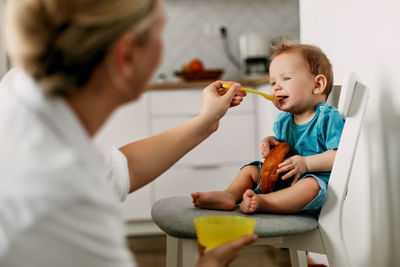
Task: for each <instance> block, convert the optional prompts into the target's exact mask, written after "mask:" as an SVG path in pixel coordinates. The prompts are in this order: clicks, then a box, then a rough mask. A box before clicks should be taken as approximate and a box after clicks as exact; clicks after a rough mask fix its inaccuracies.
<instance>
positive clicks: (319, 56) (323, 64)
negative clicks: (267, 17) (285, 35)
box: [271, 40, 333, 98]
mask: <svg viewBox="0 0 400 267" xmlns="http://www.w3.org/2000/svg"><path fill="white" fill-rule="evenodd" d="M272 50H273V51H274V53H273V54H272V56H271V61H272V60H273V59H274V58H275V57H277V56H279V55H281V54H283V53H293V52H298V53H300V54H301V55H302V56H303V58H304V60H305V61H306V63H307V64H308V66H309V68H310V72H311V73H312V74H313V75H319V74H322V75H324V76H325V77H326V80H327V83H326V88H325V91H324V94H325V95H326V98H328V96H329V94H330V93H331V90H332V88H333V70H332V65H331V63H330V61H329V59H328V57H327V56H326V55H325V53H324V52H322V50H321V49H320V48H319V47H317V46H314V45H308V44H297V43H291V42H289V41H287V40H283V41H282V42H281V43H280V44H278V45H275V46H272Z"/></svg>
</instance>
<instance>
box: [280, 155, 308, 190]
mask: <svg viewBox="0 0 400 267" xmlns="http://www.w3.org/2000/svg"><path fill="white" fill-rule="evenodd" d="M277 172H278V173H282V172H288V173H286V174H285V175H283V176H282V180H286V179H288V178H290V177H294V178H293V182H292V185H293V184H294V183H296V182H297V180H299V178H300V176H301V175H302V174H303V173H305V172H307V162H306V158H305V157H303V156H299V155H296V156H293V157H290V158H287V159H286V160H284V161H283V162H282V163H281V164H279V165H278V170H277Z"/></svg>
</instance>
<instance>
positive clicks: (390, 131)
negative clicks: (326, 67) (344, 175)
mask: <svg viewBox="0 0 400 267" xmlns="http://www.w3.org/2000/svg"><path fill="white" fill-rule="evenodd" d="M399 10H400V2H398V1H396V0H386V1H372V0H371V1H363V0H351V1H348V0H300V32H301V40H302V42H305V43H313V44H316V45H318V46H320V47H321V48H322V49H323V50H324V51H325V52H326V53H327V55H328V57H329V58H330V59H331V61H332V64H333V67H334V73H335V80H336V83H340V80H341V78H342V77H343V75H344V74H345V73H346V72H347V71H350V70H353V71H355V72H356V73H357V74H358V76H359V77H360V79H361V81H362V82H363V83H364V84H365V85H366V86H367V87H369V89H370V101H369V103H368V111H367V115H366V125H365V127H364V129H363V130H362V133H361V140H360V145H359V150H358V151H357V155H356V161H355V166H354V169H353V172H352V177H351V181H350V186H349V193H348V197H347V201H346V206H345V207H344V218H343V220H344V223H345V228H344V233H345V241H346V247H347V249H348V251H349V254H350V257H351V259H350V260H351V263H352V266H364V267H368V266H371V267H376V266H399V264H400V255H399V253H398V252H399V251H400V230H399V227H398V226H399V225H400V216H399V212H400V209H399V204H400V201H399V196H398V190H399V189H400V183H399V174H400V169H399V148H400V146H399V141H398V140H399V136H400V120H399V118H400V100H399V99H400V98H399V97H400V90H399V88H400V79H399V78H400V68H399V63H400V52H399V47H400V37H399V35H400V33H399V30H398V25H400V16H399V14H398V12H399Z"/></svg>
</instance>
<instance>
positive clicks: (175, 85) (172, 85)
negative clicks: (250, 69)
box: [147, 74, 269, 90]
mask: <svg viewBox="0 0 400 267" xmlns="http://www.w3.org/2000/svg"><path fill="white" fill-rule="evenodd" d="M268 81H269V75H268V74H266V75H263V76H260V77H257V78H248V79H241V80H237V82H238V83H240V84H241V85H242V86H258V85H262V84H266V83H268ZM212 82H214V80H201V81H191V82H187V81H177V82H168V81H167V82H157V83H150V84H149V86H148V87H147V90H165V89H167V90H168V89H196V88H197V89H198V88H201V89H203V88H204V87H206V86H207V85H209V84H210V83H212Z"/></svg>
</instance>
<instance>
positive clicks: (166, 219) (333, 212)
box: [152, 73, 368, 267]
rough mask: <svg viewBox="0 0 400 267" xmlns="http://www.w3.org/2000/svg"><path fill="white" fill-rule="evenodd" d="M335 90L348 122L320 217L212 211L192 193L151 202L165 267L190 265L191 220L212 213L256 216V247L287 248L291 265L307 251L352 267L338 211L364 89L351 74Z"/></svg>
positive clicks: (299, 266)
mask: <svg viewBox="0 0 400 267" xmlns="http://www.w3.org/2000/svg"><path fill="white" fill-rule="evenodd" d="M338 90H340V97H339V103H338V110H339V112H340V114H341V115H342V116H343V117H345V119H346V121H345V125H344V128H343V133H342V137H341V140H340V143H339V147H338V150H337V154H336V159H335V162H334V165H333V169H332V172H331V176H330V180H329V185H328V197H327V200H326V203H325V204H324V206H323V207H322V210H321V213H320V216H319V218H315V217H313V216H311V215H305V214H288V215H286V214H261V213H255V214H250V215H245V214H243V213H240V211H239V210H238V209H236V210H234V211H216V210H206V209H199V208H194V207H193V204H192V201H191V198H190V197H172V198H166V199H161V200H159V201H157V202H156V203H155V204H154V205H153V208H152V218H153V220H154V222H155V223H156V224H157V225H158V226H159V227H160V228H161V230H163V231H164V232H165V233H166V234H167V267H176V266H182V267H188V266H194V263H195V261H196V258H197V248H198V245H197V240H196V231H195V228H194V224H193V219H194V218H196V217H200V216H215V215H235V216H248V217H251V218H253V219H255V220H256V221H257V223H256V228H255V231H254V232H255V233H256V234H257V235H258V236H259V238H258V240H257V241H256V242H255V243H254V245H271V246H274V247H279V248H288V249H289V254H290V261H291V264H292V266H293V267H307V259H306V251H310V252H316V253H322V254H326V255H327V258H328V262H329V266H330V267H349V266H350V264H349V259H348V255H347V253H346V247H345V243H344V234H343V224H342V215H343V206H344V202H345V198H346V194H347V187H348V183H349V179H350V174H351V169H352V165H353V159H354V154H355V151H356V148H357V143H358V139H359V134H360V130H361V127H362V123H363V118H364V114H365V109H366V106H367V100H368V90H367V88H366V87H365V86H364V85H363V84H361V83H360V82H358V81H357V78H356V76H355V74H353V73H351V74H349V75H348V76H346V77H345V79H344V82H343V85H342V86H341V88H340V87H337V86H336V87H335V88H334V89H333V92H332V97H334V96H335V95H337V94H338ZM330 98H331V97H330ZM329 100H332V99H329ZM329 100H328V103H329ZM333 102H335V101H333ZM182 182H184V181H182Z"/></svg>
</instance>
